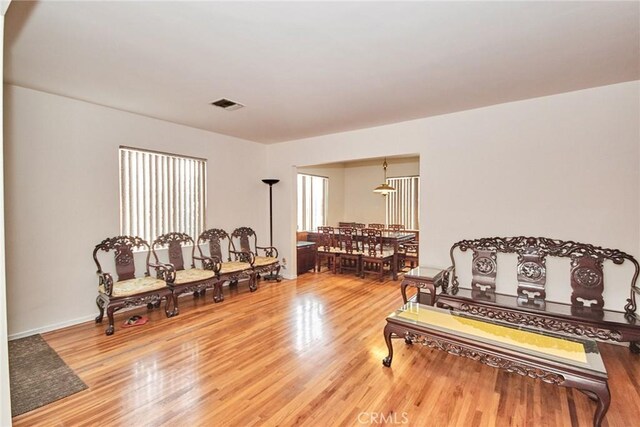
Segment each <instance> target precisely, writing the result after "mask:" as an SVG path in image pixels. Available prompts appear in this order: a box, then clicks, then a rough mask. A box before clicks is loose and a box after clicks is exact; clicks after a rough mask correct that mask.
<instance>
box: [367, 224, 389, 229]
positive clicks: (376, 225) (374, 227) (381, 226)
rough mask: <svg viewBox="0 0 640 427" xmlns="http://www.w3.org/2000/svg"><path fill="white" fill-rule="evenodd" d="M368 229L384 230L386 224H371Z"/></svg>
mask: <svg viewBox="0 0 640 427" xmlns="http://www.w3.org/2000/svg"><path fill="white" fill-rule="evenodd" d="M368 228H373V229H376V230H384V229H385V226H384V224H369V227H368Z"/></svg>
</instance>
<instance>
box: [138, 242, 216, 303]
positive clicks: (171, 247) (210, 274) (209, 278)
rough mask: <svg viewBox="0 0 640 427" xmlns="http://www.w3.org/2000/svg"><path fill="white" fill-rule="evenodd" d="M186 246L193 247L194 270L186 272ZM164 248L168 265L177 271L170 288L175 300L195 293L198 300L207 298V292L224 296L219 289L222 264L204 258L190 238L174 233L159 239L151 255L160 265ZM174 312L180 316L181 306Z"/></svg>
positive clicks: (152, 245) (152, 246)
mask: <svg viewBox="0 0 640 427" xmlns="http://www.w3.org/2000/svg"><path fill="white" fill-rule="evenodd" d="M184 246H190V247H191V266H190V268H187V269H185V262H184V256H183V253H182V248H183V247H184ZM163 248H167V256H168V261H169V264H171V265H172V266H173V268H174V270H175V280H174V282H173V283H172V284H171V285H170V286H169V287H170V288H171V289H172V291H173V293H174V295H175V296H176V298H177V297H179V296H180V295H182V294H184V293H187V292H193V297H194V298H198V297H200V296H204V294H205V292H206V291H207V289H215V292H214V296H215V295H219V294H220V293H221V291H220V289H219V288H220V287H221V286H222V282H221V281H220V280H219V278H218V273H219V271H220V264H221V263H220V262H219V261H218V260H215V259H213V258H211V257H205V256H204V255H203V254H202V249H200V247H199V246H197V245H196V244H195V242H194V241H193V239H192V238H191V237H190V236H189V235H188V234H185V233H175V232H172V233H167V234H163V235H161V236H158V238H157V239H156V240H154V241H153V243H152V244H151V251H152V252H153V256H154V258H155V260H156V262H159V259H160V257H159V256H158V250H159V249H163ZM196 251H197V254H196ZM196 260H197V261H200V263H201V266H202V268H197V267H196ZM175 311H176V313H177V312H178V306H176V308H175Z"/></svg>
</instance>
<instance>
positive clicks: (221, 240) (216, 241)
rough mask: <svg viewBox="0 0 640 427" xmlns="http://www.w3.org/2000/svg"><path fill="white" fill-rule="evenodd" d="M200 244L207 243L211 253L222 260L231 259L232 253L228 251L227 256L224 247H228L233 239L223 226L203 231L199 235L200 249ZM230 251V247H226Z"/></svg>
mask: <svg viewBox="0 0 640 427" xmlns="http://www.w3.org/2000/svg"><path fill="white" fill-rule="evenodd" d="M200 245H207V246H208V247H209V255H210V256H212V257H215V258H218V259H219V260H220V262H225V261H231V255H230V254H229V253H228V252H227V254H226V256H225V254H224V253H223V248H228V247H229V246H230V245H231V239H230V238H229V234H228V233H227V232H226V231H224V230H223V229H221V228H210V229H208V230H205V231H203V232H202V233H200V236H198V245H197V246H198V249H200ZM226 250H227V251H228V249H226Z"/></svg>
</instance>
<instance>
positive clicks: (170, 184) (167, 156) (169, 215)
mask: <svg viewBox="0 0 640 427" xmlns="http://www.w3.org/2000/svg"><path fill="white" fill-rule="evenodd" d="M123 151H127V152H128V155H129V156H130V155H131V153H135V154H142V155H145V154H147V155H152V156H157V157H155V158H154V160H155V162H156V164H155V166H154V167H153V168H152V167H150V166H149V165H150V163H147V162H150V161H151V160H137V162H139V163H140V162H142V163H144V170H143V171H142V173H143V174H144V178H143V179H142V180H140V181H141V183H140V182H139V183H137V184H136V185H137V186H138V191H139V190H140V189H141V188H143V191H142V193H143V195H142V197H144V198H145V201H144V202H143V203H140V200H139V197H141V196H140V195H139V194H137V195H136V198H137V201H136V209H137V208H139V207H140V206H143V207H144V208H146V210H145V212H144V213H143V214H142V215H143V216H144V219H143V222H144V225H143V229H144V230H143V231H142V232H141V231H140V230H136V228H137V227H133V226H132V225H131V224H128V225H127V224H125V222H126V220H125V218H126V217H127V215H128V216H129V218H132V216H133V214H132V213H131V212H130V211H129V212H125V209H126V207H125V205H126V200H125V199H126V198H127V195H126V194H124V192H123V190H124V183H123V179H124V175H125V173H128V174H129V175H130V174H131V170H132V168H131V167H130V166H131V165H129V167H127V166H125V165H123V160H124V155H123ZM149 159H151V157H150V158H149ZM176 160H177V161H178V162H180V161H181V160H182V161H191V162H195V163H193V164H190V165H189V166H185V165H184V164H180V163H176ZM170 162H173V163H171V166H169V164H170ZM158 163H160V164H161V168H162V169H161V170H162V173H159V171H158V169H155V172H156V173H155V175H154V176H153V178H152V177H151V173H152V169H154V168H157V167H158ZM177 165H179V167H177ZM136 166H138V165H136ZM207 166H208V160H207V159H206V158H202V157H195V156H189V155H182V154H176V153H169V152H163V151H157V150H150V149H145V148H138V147H131V146H126V145H120V146H119V147H118V200H119V219H120V221H119V222H120V224H119V230H120V234H121V235H137V236H138V237H141V238H142V239H144V240H145V241H147V242H148V243H149V245H152V243H153V241H154V240H155V239H156V238H157V237H158V236H160V235H162V234H166V233H170V232H181V233H186V234H189V235H190V236H191V234H192V233H201V232H202V231H204V230H206V220H207V200H208V197H207V195H208V194H207V191H208V189H207V187H208V185H207V170H208V167H207ZM125 169H126V171H125ZM187 169H189V171H188V172H190V173H189V174H188V176H187V172H186V170H187ZM196 169H198V170H196ZM170 171H171V172H170ZM170 174H173V175H170ZM176 174H178V175H176ZM137 176H138V178H139V177H140V173H138V174H137ZM176 176H179V177H180V179H179V180H178V181H176V180H175V178H176ZM145 180H148V182H146V181H145ZM129 183H130V185H129V189H131V188H132V187H133V185H132V184H131V181H129ZM189 184H190V188H189V190H190V191H191V192H192V193H193V194H191V196H190V197H188V196H187V194H185V189H186V186H187V185H189ZM152 185H155V188H154V189H153V191H154V192H155V193H156V195H155V199H156V203H155V205H154V206H152V203H151V200H149V199H151V198H152V196H151V195H150V194H149V193H147V191H148V192H150V193H151V192H152V190H151V189H150V188H149V187H150V186H152ZM198 185H199V186H200V187H199V188H198ZM159 186H160V189H161V190H162V191H161V193H160V194H157V191H158V188H159ZM176 186H177V188H176ZM187 197H188V200H187ZM129 199H131V196H129ZM192 199H193V200H196V199H197V201H198V203H196V204H195V208H193V209H194V210H193V211H192V212H191V215H187V213H184V214H183V215H182V218H179V219H176V218H175V210H176V208H184V206H186V204H187V203H189V202H190V201H191V200H192ZM158 202H159V203H158ZM180 204H182V206H180ZM129 209H130V208H129ZM196 210H199V212H195V211H196ZM158 216H160V217H162V218H163V220H164V221H163V222H161V223H158ZM152 217H154V218H155V221H156V222H155V230H152V225H153V221H154V220H152ZM189 217H195V219H193V218H192V219H191V222H189ZM198 217H199V218H198ZM138 218H141V217H140V215H139V214H138ZM138 221H139V220H138ZM181 221H182V222H181ZM127 227H128V229H127ZM134 230H135V233H133V231H134ZM191 238H193V239H194V241H196V240H197V238H198V236H191Z"/></svg>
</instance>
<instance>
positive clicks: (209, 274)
mask: <svg viewBox="0 0 640 427" xmlns="http://www.w3.org/2000/svg"><path fill="white" fill-rule="evenodd" d="M215 276H216V273H214V272H213V271H210V270H203V269H201V268H190V269H188V270H179V271H176V280H175V282H174V283H175V284H176V285H182V284H185V283H193V282H199V281H201V280H206V279H211V278H213V277H215Z"/></svg>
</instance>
